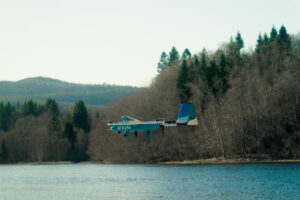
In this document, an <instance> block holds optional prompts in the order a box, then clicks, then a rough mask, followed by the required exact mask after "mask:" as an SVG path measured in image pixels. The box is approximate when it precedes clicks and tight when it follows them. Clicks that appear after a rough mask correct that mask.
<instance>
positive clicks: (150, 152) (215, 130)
mask: <svg viewBox="0 0 300 200" xmlns="http://www.w3.org/2000/svg"><path fill="white" fill-rule="evenodd" d="M299 44H300V37H299V35H290V34H288V33H287V31H286V28H285V27H284V26H282V27H281V28H280V29H279V31H278V30H277V29H276V28H275V27H273V28H272V30H271V32H270V34H263V35H261V34H259V36H258V39H257V44H256V47H255V50H253V51H245V50H243V48H244V41H243V38H242V35H241V34H240V33H237V35H236V37H234V38H231V39H230V41H229V42H228V43H226V44H224V45H222V46H221V47H220V48H219V49H218V50H217V51H215V52H207V51H206V50H205V49H203V51H202V52H201V53H200V54H196V55H192V54H191V53H190V51H189V50H188V49H186V50H185V51H184V52H183V54H182V55H181V56H180V54H179V53H178V51H177V50H176V48H175V47H173V48H172V50H171V51H170V53H169V54H167V53H165V52H163V53H162V54H161V58H160V61H159V63H158V66H157V71H158V73H159V74H158V76H157V77H156V78H155V80H154V81H153V82H152V84H151V85H150V87H149V88H146V89H144V90H143V91H140V92H138V93H137V94H135V95H133V96H131V97H128V98H123V99H122V100H121V101H120V102H119V103H117V104H114V105H113V106H109V107H107V108H105V109H104V110H103V117H102V118H99V119H98V122H95V123H94V127H93V129H92V131H91V135H90V136H91V137H90V145H89V155H90V157H91V159H92V160H95V161H112V162H141V163H144V162H158V161H166V160H185V159H199V158H211V157H225V158H230V157H254V158H290V159H293V158H299V157H300V101H299V96H300V48H299V46H300V45H299ZM181 102H191V103H193V104H194V105H195V107H196V111H197V115H198V119H199V125H198V126H196V127H176V128H175V127H173V128H168V129H166V130H165V136H164V137H162V136H161V134H160V131H157V135H155V134H153V135H154V136H153V140H152V141H147V140H145V139H144V137H138V138H136V140H134V141H133V142H126V141H123V140H124V138H122V137H120V136H119V135H118V134H112V133H110V132H109V131H106V130H105V129H106V126H105V123H104V122H105V121H108V120H115V121H117V120H118V119H119V117H120V116H121V115H129V116H134V117H136V118H137V119H141V120H149V119H158V118H162V117H163V118H164V119H165V120H174V119H176V118H177V113H178V109H179V105H180V103H181Z"/></svg>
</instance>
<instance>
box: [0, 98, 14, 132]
mask: <svg viewBox="0 0 300 200" xmlns="http://www.w3.org/2000/svg"><path fill="white" fill-rule="evenodd" d="M13 113H14V107H12V106H11V104H10V103H9V102H7V103H6V104H5V105H4V104H3V102H0V130H3V131H8V130H9V129H10V127H11V126H12V123H13V120H12V117H13Z"/></svg>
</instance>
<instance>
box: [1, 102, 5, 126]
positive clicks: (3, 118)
mask: <svg viewBox="0 0 300 200" xmlns="http://www.w3.org/2000/svg"><path fill="white" fill-rule="evenodd" d="M4 129H5V113H4V105H3V102H0V130H4Z"/></svg>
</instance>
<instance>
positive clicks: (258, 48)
mask: <svg viewBox="0 0 300 200" xmlns="http://www.w3.org/2000/svg"><path fill="white" fill-rule="evenodd" d="M262 45H263V38H262V36H261V34H259V35H258V39H257V43H256V47H255V52H256V53H260V49H261V47H262Z"/></svg>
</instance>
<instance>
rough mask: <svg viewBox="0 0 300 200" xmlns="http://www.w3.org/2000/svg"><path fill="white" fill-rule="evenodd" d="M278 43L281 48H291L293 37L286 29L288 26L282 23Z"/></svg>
mask: <svg viewBox="0 0 300 200" xmlns="http://www.w3.org/2000/svg"><path fill="white" fill-rule="evenodd" d="M277 42H278V45H279V48H280V49H281V50H288V49H290V48H291V39H290V36H289V34H288V33H287V31H286V28H285V27H284V26H283V25H282V26H281V28H280V30H279V35H278V40H277Z"/></svg>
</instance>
